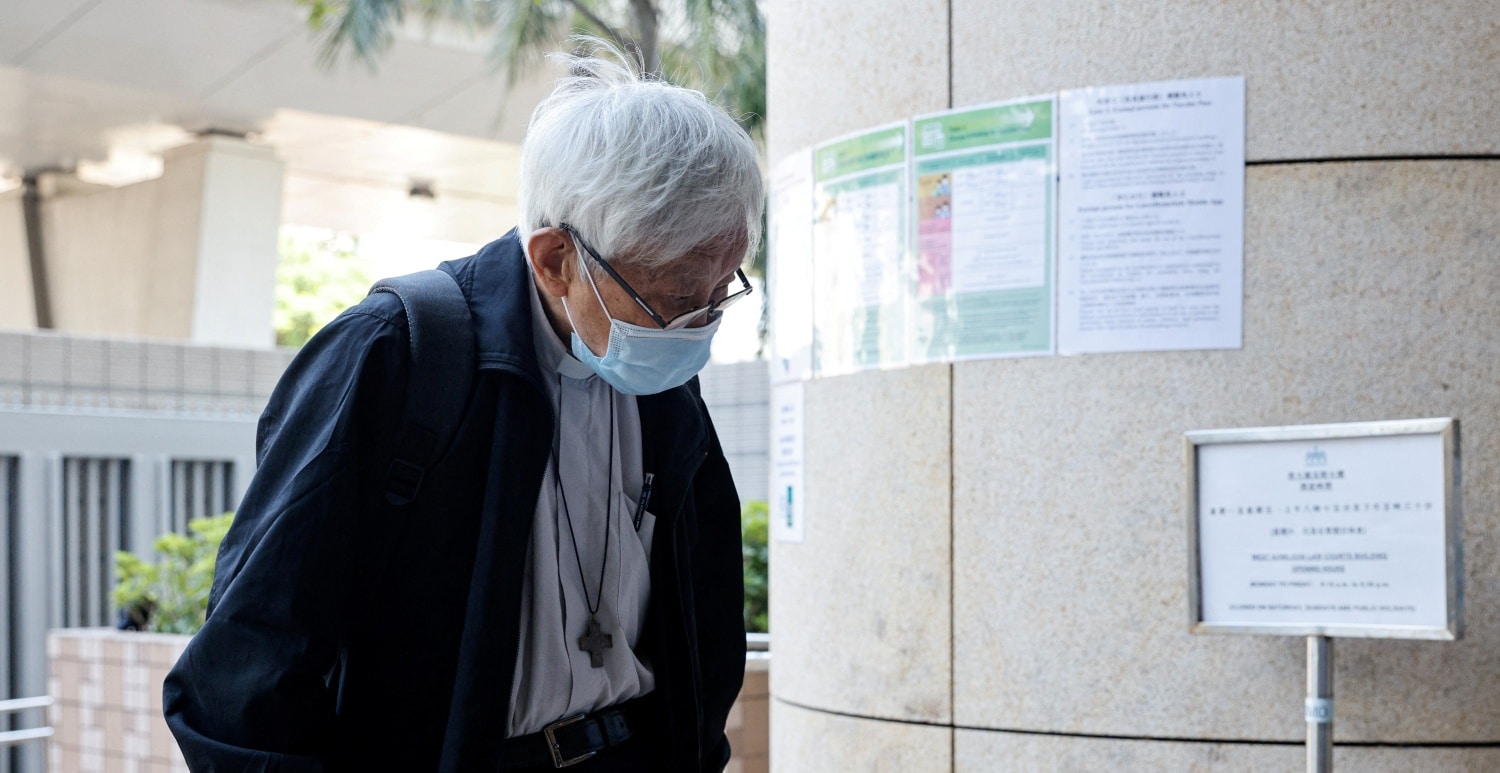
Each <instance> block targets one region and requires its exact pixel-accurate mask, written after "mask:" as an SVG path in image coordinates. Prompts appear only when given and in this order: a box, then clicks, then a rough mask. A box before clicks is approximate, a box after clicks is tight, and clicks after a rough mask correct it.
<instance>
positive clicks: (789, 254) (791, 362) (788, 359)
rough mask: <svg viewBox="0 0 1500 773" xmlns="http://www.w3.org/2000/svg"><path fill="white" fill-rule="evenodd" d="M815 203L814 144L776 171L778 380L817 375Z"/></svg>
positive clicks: (772, 268)
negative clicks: (814, 368) (814, 359)
mask: <svg viewBox="0 0 1500 773" xmlns="http://www.w3.org/2000/svg"><path fill="white" fill-rule="evenodd" d="M812 205H813V180H812V148H804V149H802V150H800V151H798V152H796V153H793V154H792V155H791V156H789V157H787V158H786V159H784V160H782V162H781V163H779V164H777V165H776V168H775V169H773V170H772V171H771V207H770V217H769V220H770V234H769V236H768V237H767V239H768V242H769V244H768V246H769V248H770V260H769V267H768V268H769V271H768V273H769V276H770V289H769V292H768V295H769V297H770V299H771V381H772V382H773V383H780V382H783V381H798V380H802V379H806V378H811V376H812V347H813V261H812V254H813V226H812Z"/></svg>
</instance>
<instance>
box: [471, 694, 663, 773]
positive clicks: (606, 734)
mask: <svg viewBox="0 0 1500 773" xmlns="http://www.w3.org/2000/svg"><path fill="white" fill-rule="evenodd" d="M648 697H649V696H648ZM646 700H647V698H646V697H641V698H635V699H633V700H628V701H626V702H624V703H621V704H618V705H615V706H610V707H609V708H607V709H600V710H598V711H596V712H594V713H592V714H575V715H574V716H571V717H564V718H562V719H559V720H557V721H556V722H553V723H552V724H550V725H548V726H546V727H544V728H542V730H541V732H537V733H532V734H531V735H522V736H517V737H515V738H507V739H505V743H504V744H502V745H501V747H500V751H501V760H502V761H501V763H500V769H501V770H516V769H521V768H537V767H547V766H549V765H550V766H552V767H554V768H566V767H568V766H569V765H577V764H578V763H580V762H583V761H584V760H586V759H589V758H591V757H593V756H594V755H596V754H598V753H599V752H602V751H604V750H605V749H609V748H611V747H614V746H619V745H620V744H622V743H625V741H626V740H627V739H629V738H631V737H632V736H637V735H640V734H641V733H642V732H643V731H644V730H645V728H646V722H647V720H648V717H649V714H648V713H647V712H646V710H645V705H646Z"/></svg>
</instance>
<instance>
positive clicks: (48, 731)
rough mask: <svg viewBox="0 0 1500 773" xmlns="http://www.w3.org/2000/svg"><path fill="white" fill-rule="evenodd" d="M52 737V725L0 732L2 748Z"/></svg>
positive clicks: (0, 745) (0, 747)
mask: <svg viewBox="0 0 1500 773" xmlns="http://www.w3.org/2000/svg"><path fill="white" fill-rule="evenodd" d="M51 737H52V728H50V727H33V728H31V729H30V730H7V731H5V732H3V733H0V749H3V748H5V747H7V746H15V745H17V744H23V743H26V742H28V741H40V740H42V739H44V738H51Z"/></svg>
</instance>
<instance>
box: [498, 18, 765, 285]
mask: <svg viewBox="0 0 1500 773" xmlns="http://www.w3.org/2000/svg"><path fill="white" fill-rule="evenodd" d="M581 42H582V43H583V44H584V45H583V47H581V48H582V49H584V50H583V52H581V53H575V54H554V55H553V58H554V60H556V61H560V62H562V63H563V64H565V65H567V66H568V68H569V74H568V76H567V77H564V78H562V79H561V80H559V81H558V84H557V87H556V88H554V89H553V91H552V94H551V95H549V96H548V97H547V98H546V99H544V100H542V102H541V104H539V105H537V108H536V111H535V112H534V113H532V115H531V123H530V125H529V126H528V128H527V130H526V139H525V141H524V143H523V146H522V150H521V187H520V193H519V196H518V199H519V205H520V211H521V223H520V234H521V244H523V245H525V244H526V242H527V240H528V239H529V237H530V235H531V233H532V232H533V231H534V230H536V229H538V228H544V227H548V226H556V225H558V224H560V223H567V224H568V225H570V226H573V227H574V228H576V229H578V231H579V233H580V234H581V235H582V236H583V238H584V240H586V241H587V242H588V244H589V246H591V247H593V248H594V249H595V250H596V251H597V252H598V253H599V255H600V256H601V257H603V258H604V259H606V260H609V261H611V262H612V263H615V262H618V263H621V264H632V265H639V266H642V267H645V268H647V269H650V270H656V269H661V268H663V267H665V266H667V265H668V264H671V263H673V262H675V261H677V260H680V259H682V258H683V257H685V256H688V255H690V254H691V255H693V256H695V257H701V256H702V255H704V254H707V255H723V254H725V253H726V252H728V251H730V250H734V251H738V252H740V253H742V254H743V255H744V256H746V257H748V256H749V255H751V254H752V253H754V251H755V249H756V247H757V246H758V244H759V243H760V238H761V233H760V227H761V208H762V207H763V206H764V188H763V182H762V180H761V173H760V164H759V159H758V156H757V153H756V148H755V143H754V142H752V141H751V139H750V136H749V135H748V134H746V133H745V130H744V129H743V128H741V127H740V126H739V124H737V123H736V122H735V121H734V119H733V118H731V117H730V116H729V115H728V114H727V113H725V112H724V110H723V109H722V108H720V107H719V106H717V105H715V104H713V103H712V102H710V101H709V100H708V99H707V98H706V97H704V96H703V95H702V94H701V93H699V92H697V91H693V90H691V89H685V88H681V87H679V86H674V85H672V84H670V83H665V82H663V81H660V80H657V79H655V78H652V77H649V76H643V75H641V73H640V67H639V62H638V61H634V60H633V58H632V57H628V56H626V55H625V54H624V53H623V52H621V51H620V50H619V49H618V48H615V47H614V46H611V45H609V44H607V43H605V42H603V41H600V40H597V39H583V40H582V41H581ZM586 49H592V50H591V51H589V50H586ZM601 52H608V53H609V54H611V55H612V57H611V58H612V60H613V61H610V60H606V59H604V58H602V57H600V56H599V54H600V53H601ZM584 262H585V263H589V261H584ZM674 268H677V267H674ZM702 268H703V269H704V270H705V271H706V270H708V269H710V268H717V267H710V266H708V265H704V266H702ZM596 271H597V269H596Z"/></svg>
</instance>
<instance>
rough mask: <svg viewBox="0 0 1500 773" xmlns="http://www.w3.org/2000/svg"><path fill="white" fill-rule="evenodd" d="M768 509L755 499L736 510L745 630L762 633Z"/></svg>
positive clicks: (766, 587) (765, 621)
mask: <svg viewBox="0 0 1500 773" xmlns="http://www.w3.org/2000/svg"><path fill="white" fill-rule="evenodd" d="M769 531H770V508H769V507H767V505H766V503H765V502H762V501H760V500H758V499H755V500H751V501H749V502H746V503H745V505H744V508H743V509H742V510H741V511H740V539H741V541H742V543H743V547H742V548H741V552H742V553H743V555H744V561H745V630H747V631H750V632H752V633H765V632H767V631H768V630H769V625H768V623H769V622H770V621H769V619H768V616H767V606H766V605H767V594H768V590H769V580H770V575H769V574H768V570H769V568H770V550H769V545H768V544H767V543H768V540H767V536H768V534H769Z"/></svg>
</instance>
